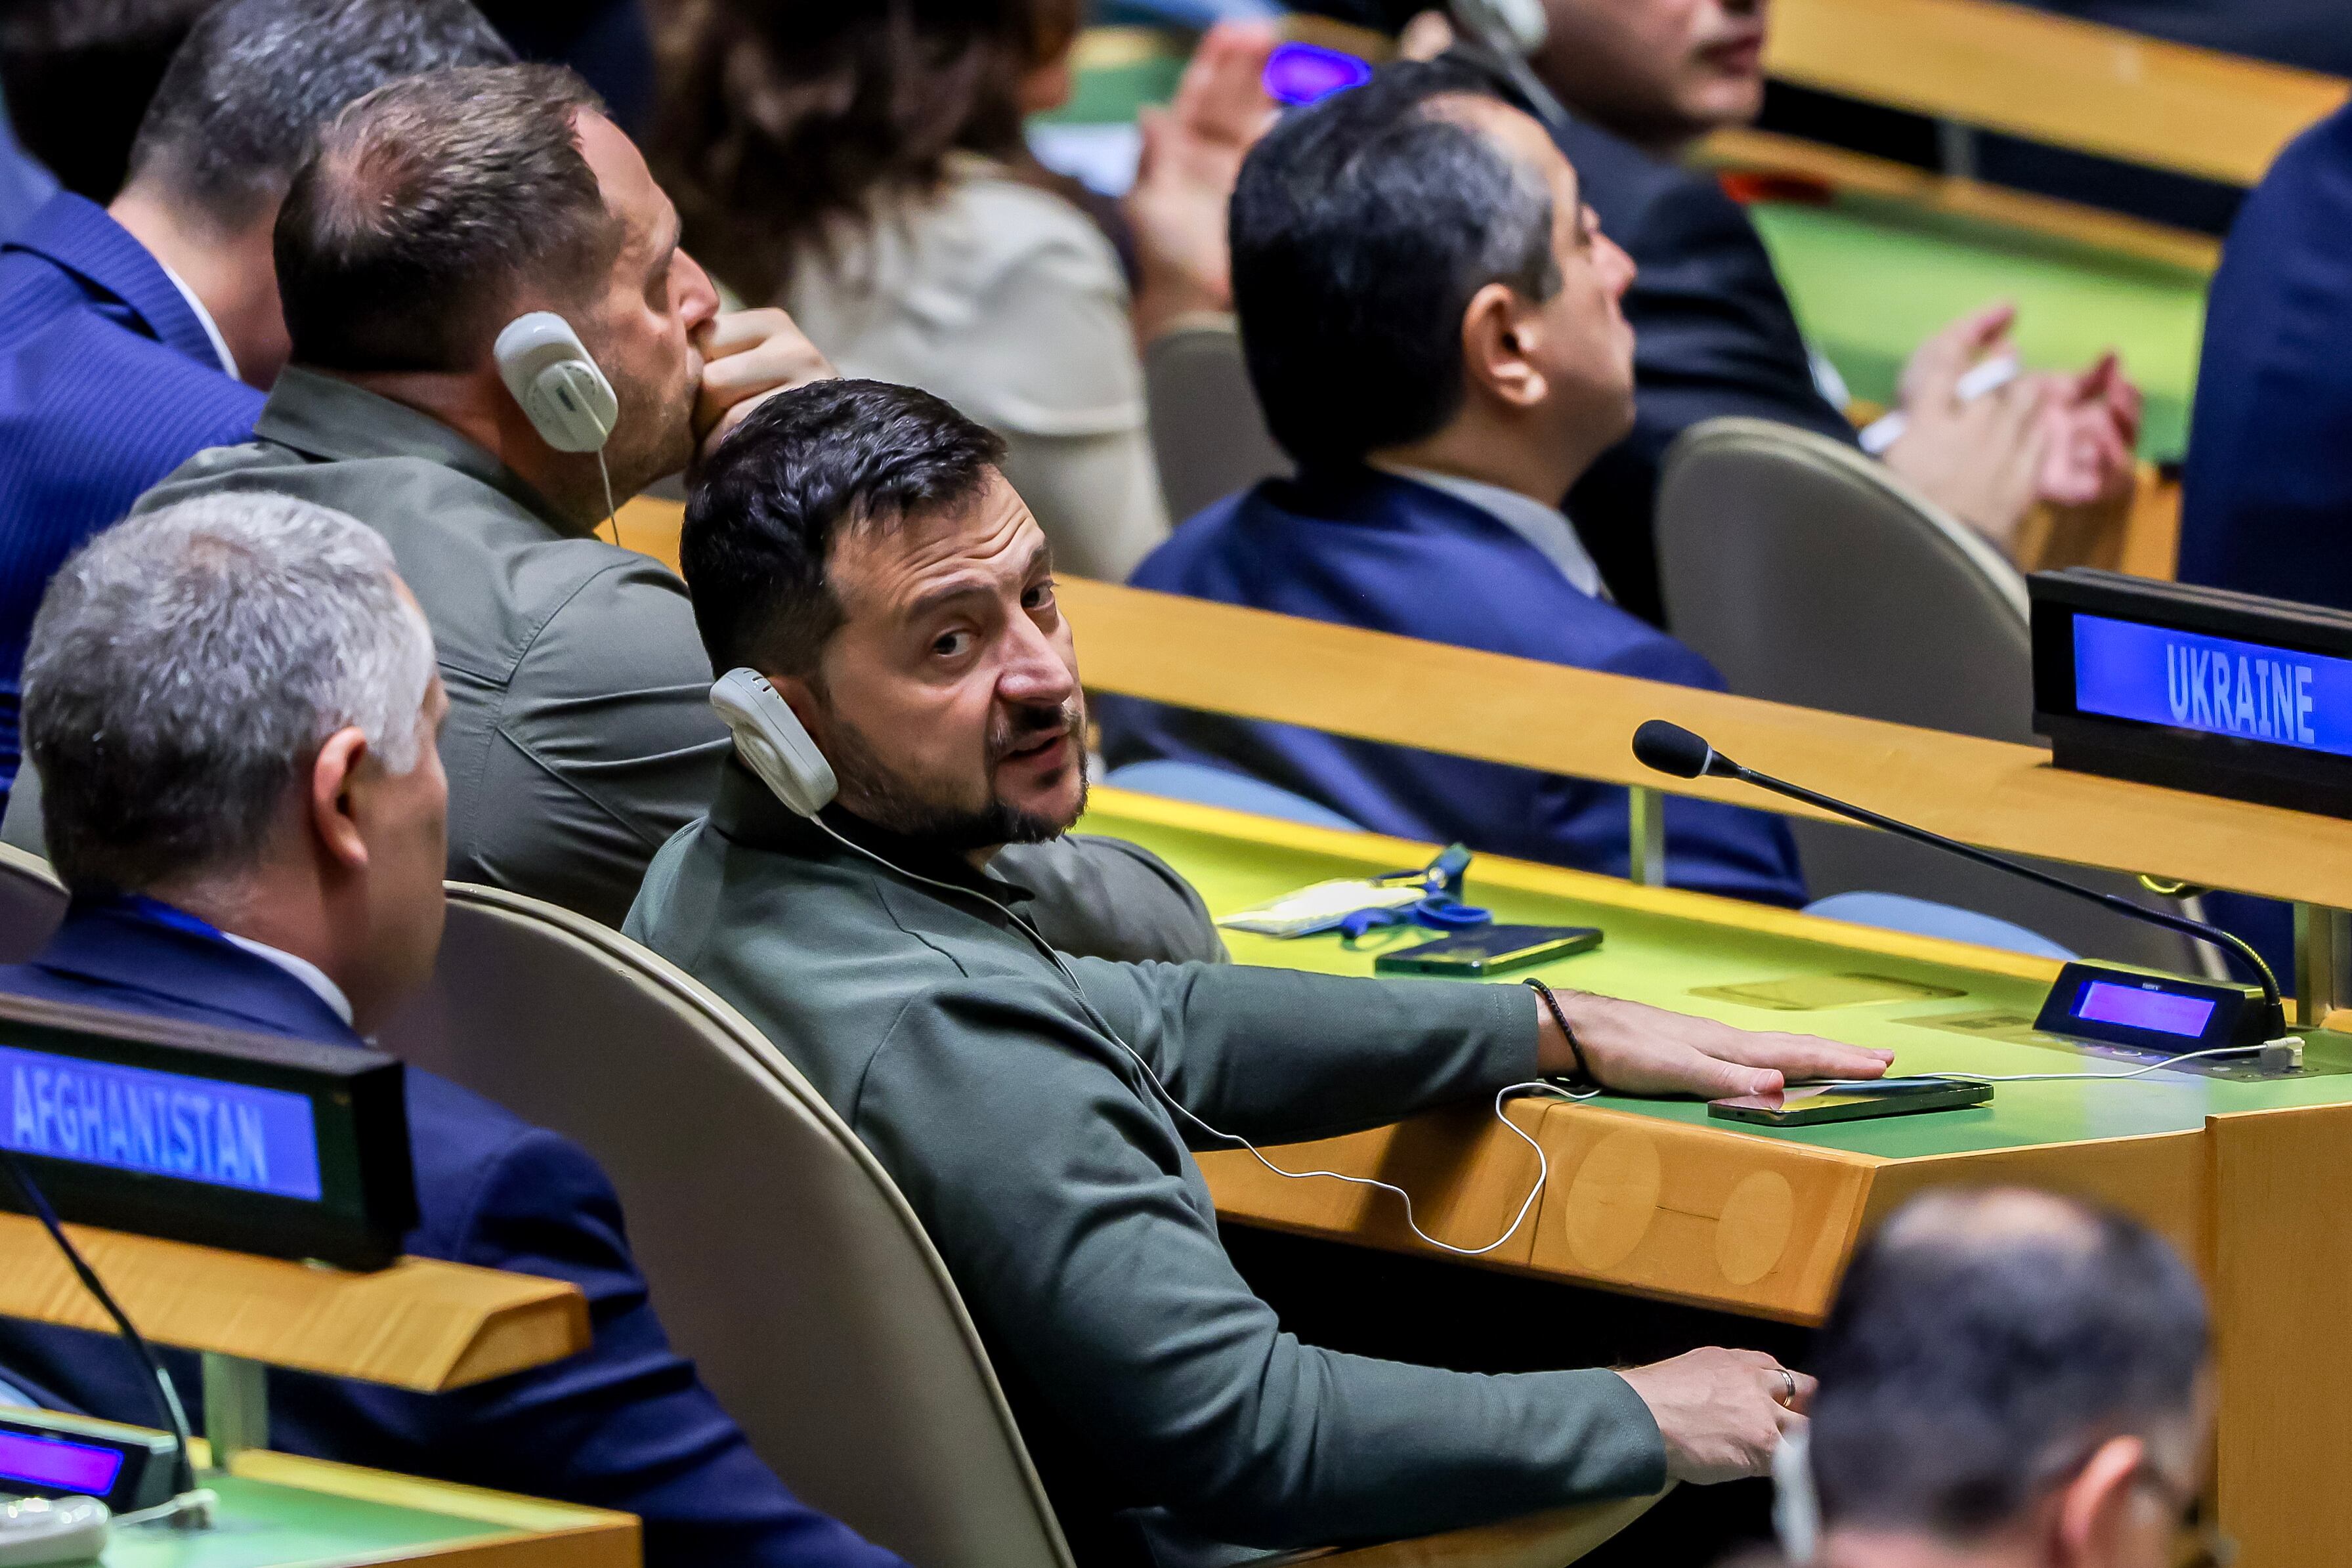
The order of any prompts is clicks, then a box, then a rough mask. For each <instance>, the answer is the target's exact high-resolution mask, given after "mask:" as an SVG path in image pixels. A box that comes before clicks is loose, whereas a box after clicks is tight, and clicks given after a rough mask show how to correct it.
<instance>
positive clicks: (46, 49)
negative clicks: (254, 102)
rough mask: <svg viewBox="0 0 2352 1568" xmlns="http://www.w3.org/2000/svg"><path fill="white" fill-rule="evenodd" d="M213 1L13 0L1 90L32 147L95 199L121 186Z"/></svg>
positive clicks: (0, 35) (1, 36) (0, 48)
mask: <svg viewBox="0 0 2352 1568" xmlns="http://www.w3.org/2000/svg"><path fill="white" fill-rule="evenodd" d="M214 4H215V0H7V3H6V4H5V5H0V89H5V92H6V94H7V99H8V115H9V118H10V120H12V121H14V123H15V125H16V139H17V141H20V142H22V143H23V144H24V147H25V151H26V152H30V153H31V154H32V155H33V156H34V157H36V158H38V159H39V160H40V161H41V162H42V163H43V164H44V165H46V166H47V169H48V171H49V172H51V173H53V174H55V175H56V176H57V177H58V183H59V184H61V185H63V186H64V187H65V188H66V189H67V190H68V191H71V192H73V193H75V194H76V195H79V196H87V197H88V198H89V199H90V200H91V201H93V202H100V203H104V202H110V201H112V200H113V199H114V194H115V193H116V192H118V191H120V190H121V188H122V178H123V172H124V171H125V170H126V169H128V168H129V167H130V164H131V142H132V141H134V140H136V139H137V137H138V135H139V122H140V120H141V117H142V116H143V115H145V114H146V112H147V105H148V103H149V101H150V100H151V99H153V98H154V96H155V84H156V83H157V82H160V81H162V80H163V70H164V68H165V67H167V66H169V65H170V64H171V62H172V56H173V52H174V51H176V50H177V49H178V48H179V47H180V44H181V41H182V40H183V39H184V38H186V37H187V36H188V29H189V28H190V27H192V26H194V25H195V21H196V18H197V17H199V16H203V15H204V14H205V11H206V10H207V9H209V8H210V7H211V6H212V5H214Z"/></svg>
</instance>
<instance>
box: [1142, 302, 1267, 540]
mask: <svg viewBox="0 0 2352 1568" xmlns="http://www.w3.org/2000/svg"><path fill="white" fill-rule="evenodd" d="M1143 390H1144V395H1145V399H1146V401H1147V402H1149V404H1150V410H1151V448H1152V453H1153V455H1154V456H1156V457H1157V458H1158V459H1159V463H1160V494H1161V495H1162V496H1163V497H1166V499H1167V502H1168V517H1169V520H1170V521H1171V522H1178V523H1181V522H1182V521H1183V520H1184V519H1185V518H1187V517H1191V516H1192V514H1193V513H1195V512H1197V511H1199V510H1200V509H1201V508H1202V507H1205V506H1207V505H1208V504H1209V503H1210V502H1212V501H1216V500H1221V499H1223V497H1227V496H1230V495H1232V494H1233V493H1234V491H1236V490H1242V489H1246V488H1248V487H1249V486H1252V485H1255V484H1256V483H1257V482H1258V481H1259V480H1261V479H1266V478H1272V477H1274V476H1278V475H1286V474H1288V473H1289V472H1290V471H1291V465H1290V459H1289V458H1287V457H1286V456H1284V455H1283V452H1282V448H1280V447H1279V446H1276V444H1274V437H1273V436H1272V435H1270V434H1267V433H1266V428H1265V415H1264V414H1263V413H1259V412H1258V406H1257V393H1256V392H1255V391H1253V390H1252V388H1251V386H1250V379H1249V367H1248V366H1247V365H1245V364H1244V362H1243V361H1242V340H1241V334H1240V333H1239V332H1238V331H1236V330H1235V329H1234V319H1233V318H1232V317H1230V316H1196V317H1192V318H1190V319H1185V320H1182V321H1179V322H1178V323H1176V324H1175V325H1174V326H1172V327H1171V328H1170V329H1168V330H1167V331H1165V332H1162V333H1161V334H1160V336H1159V337H1157V338H1155V339H1153V340H1151V342H1150V345H1149V346H1147V347H1146V348H1145V349H1144V350H1143Z"/></svg>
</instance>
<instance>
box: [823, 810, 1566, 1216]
mask: <svg viewBox="0 0 2352 1568" xmlns="http://www.w3.org/2000/svg"><path fill="white" fill-rule="evenodd" d="M808 820H809V821H812V822H814V823H815V824H816V825H817V826H818V827H820V828H823V829H824V831H826V832H827V833H829V834H831V835H832V836H833V839H834V841H835V842H836V843H839V844H841V845H842V846H843V847H844V848H846V849H850V850H854V851H856V852H857V853H859V854H861V855H864V856H865V857H866V859H867V860H870V861H872V862H874V863H875V864H876V865H878V866H880V867H881V868H882V869H883V870H885V871H889V872H895V873H898V875H900V876H903V877H905V878H907V879H908V881H910V882H919V883H922V884H923V885H924V886H926V887H936V888H939V889H940V890H941V891H943V892H947V893H952V894H960V895H961V896H963V897H965V898H975V899H981V900H983V901H985V902H986V903H987V904H988V905H989V907H990V908H992V909H995V910H999V911H1001V912H1002V913H1003V915H1005V916H1006V917H1007V918H1008V919H1010V920H1011V921H1012V922H1013V925H1017V926H1019V927H1020V928H1021V932H1022V934H1023V935H1024V936H1027V937H1028V938H1029V940H1030V941H1031V942H1032V943H1034V944H1035V946H1036V948H1037V950H1038V951H1039V952H1040V953H1043V954H1044V955H1045V958H1046V961H1047V962H1048V963H1050V964H1052V965H1053V966H1054V967H1055V969H1057V970H1059V971H1060V972H1061V976H1062V978H1064V979H1065V980H1067V981H1068V982H1069V983H1070V989H1071V991H1072V993H1073V994H1075V995H1076V998H1077V999H1078V1006H1080V1007H1081V1008H1084V1009H1086V1013H1087V1018H1089V1019H1092V1020H1093V1021H1094V1025H1095V1027H1096V1028H1097V1029H1098V1030H1102V1031H1103V1033H1104V1034H1106V1035H1108V1036H1109V1037H1110V1042H1111V1043H1112V1044H1113V1045H1116V1046H1118V1048H1119V1050H1121V1051H1125V1052H1127V1054H1128V1056H1129V1059H1130V1060H1132V1061H1134V1063H1135V1065H1136V1066H1137V1067H1138V1068H1139V1069H1141V1070H1142V1072H1143V1076H1144V1077H1145V1078H1146V1079H1148V1080H1150V1083H1151V1087H1152V1088H1153V1089H1154V1090H1156V1091H1158V1092H1159V1094H1160V1099H1161V1101H1163V1102H1164V1103H1166V1104H1167V1106H1168V1108H1169V1109H1170V1110H1171V1111H1173V1112H1175V1113H1177V1114H1178V1115H1179V1116H1181V1117H1183V1118H1184V1120H1186V1121H1187V1122H1190V1123H1192V1125H1194V1126H1195V1127H1198V1128H1200V1129H1201V1131H1202V1132H1204V1133H1206V1134H1209V1136H1211V1137H1213V1138H1215V1139H1217V1140H1218V1141H1219V1142H1221V1143H1227V1144H1236V1145H1240V1146H1241V1147H1243V1148H1244V1149H1247V1150H1248V1151H1249V1152H1250V1155H1251V1157H1252V1158H1254V1159H1255V1160H1256V1161H1257V1163H1258V1164H1260V1165H1262V1166H1265V1168H1266V1169H1267V1170H1270V1171H1272V1172H1273V1173H1274V1174H1275V1175H1276V1176H1281V1177H1284V1178H1285V1179H1286V1180H1289V1181H1311V1180H1314V1179H1316V1178H1317V1177H1324V1178H1328V1179H1329V1180H1331V1181H1343V1182H1346V1183H1348V1184H1349V1186H1368V1187H1372V1188H1375V1189H1376V1190H1378V1191H1381V1192H1387V1193H1394V1194H1395V1195H1396V1196H1397V1197H1399V1198H1401V1199H1402V1200H1403V1203H1404V1222H1405V1225H1406V1226H1407V1228H1410V1229H1411V1230H1412V1233H1413V1234H1414V1235H1415V1236H1418V1237H1420V1238H1421V1239H1423V1241H1426V1242H1428V1243H1429V1244H1430V1245H1431V1246H1432V1247H1434V1248H1437V1249H1439V1250H1441V1251H1445V1252H1451V1253H1453V1254H1454V1255H1455V1256H1456V1257H1460V1258H1480V1257H1484V1256H1485V1255H1486V1254H1487V1253H1489V1252H1492V1251H1494V1250H1495V1249H1496V1248H1498V1247H1500V1246H1502V1245H1503V1243H1504V1242H1506V1241H1508V1240H1509V1239H1511V1238H1512V1237H1514V1236H1516V1235H1517V1234H1518V1230H1519V1227H1520V1226H1521V1225H1523V1224H1525V1223H1526V1222H1527V1218H1528V1212H1529V1211H1530V1210H1532V1209H1533V1208H1534V1207H1535V1206H1536V1199H1538V1197H1542V1196H1543V1190H1544V1184H1545V1183H1546V1182H1548V1181H1549V1180H1550V1179H1551V1161H1550V1160H1549V1158H1548V1157H1547V1156H1546V1155H1545V1154H1544V1148H1543V1145H1541V1144H1539V1143H1538V1142H1537V1141H1536V1140H1535V1139H1533V1138H1531V1137H1529V1136H1528V1134H1526V1133H1525V1132H1524V1131H1522V1130H1521V1129H1520V1128H1519V1126H1518V1125H1517V1124H1516V1123H1514V1122H1513V1121H1512V1120H1511V1119H1510V1118H1509V1117H1507V1116H1506V1115H1504V1114H1503V1102H1504V1101H1505V1100H1507V1098H1509V1097H1510V1096H1511V1095H1513V1094H1520V1093H1532V1094H1549V1095H1552V1096H1554V1097H1555V1098H1558V1099H1561V1100H1590V1099H1591V1098H1592V1097H1593V1096H1594V1095H1596V1094H1598V1093H1600V1092H1601V1091H1600V1090H1598V1089H1591V1090H1586V1091H1584V1092H1574V1091H1571V1090H1567V1089H1562V1088H1560V1087H1559V1085H1558V1084H1555V1083H1544V1082H1529V1083H1511V1084H1506V1085H1505V1086H1504V1087H1502V1088H1501V1089H1498V1090H1496V1092H1495V1120H1496V1121H1497V1122H1500V1123H1501V1124H1503V1125H1504V1126H1505V1127H1507V1128H1508V1129H1510V1133H1511V1135H1512V1136H1513V1137H1515V1138H1517V1139H1518V1140H1519V1141H1520V1142H1521V1143H1523V1144H1525V1145H1527V1146H1528V1147H1529V1148H1531V1149H1533V1150H1534V1151H1535V1152H1536V1180H1535V1185H1534V1186H1531V1187H1529V1188H1528V1196H1527V1197H1526V1198H1525V1199H1524V1200H1523V1201H1522V1202H1521V1203H1520V1204H1519V1208H1518V1212H1517V1214H1514V1215H1513V1216H1512V1217H1511V1223H1510V1225H1509V1226H1508V1227H1507V1228H1506V1229H1505V1230H1504V1231H1503V1233H1502V1234H1501V1235H1500V1236H1497V1237H1496V1238H1495V1239H1493V1240H1492V1241H1489V1242H1487V1243H1486V1245H1485V1246H1484V1247H1456V1246H1454V1244H1453V1243H1452V1242H1450V1241H1440V1240H1439V1239H1437V1238H1436V1237H1434V1236H1432V1235H1431V1234H1430V1233H1429V1232H1427V1231H1426V1230H1423V1228H1421V1226H1420V1224H1419V1223H1418V1222H1417V1221H1416V1220H1415V1219H1414V1218H1413V1213H1412V1194H1411V1193H1409V1192H1407V1191H1405V1189H1404V1188H1402V1187H1401V1186H1396V1185H1395V1184H1393V1183H1391V1182H1384V1181H1381V1180H1378V1179H1376V1178H1374V1177H1372V1176H1348V1175H1346V1174H1344V1173H1342V1172H1339V1171H1289V1170H1285V1169H1283V1168H1282V1167H1281V1166H1278V1165H1276V1164H1275V1163H1274V1162H1273V1161H1272V1160H1270V1159H1267V1158H1266V1157H1265V1154H1264V1153H1263V1152H1261V1151H1260V1150H1259V1148H1258V1146H1257V1145H1255V1144H1253V1143H1251V1142H1250V1141H1249V1140H1248V1139H1247V1138H1244V1137H1243V1136H1242V1135H1241V1134H1239V1133H1228V1132H1226V1131H1224V1130H1223V1128H1220V1127H1213V1126H1211V1125H1210V1124H1208V1123H1206V1122H1204V1121H1202V1119H1201V1118H1200V1117H1199V1116H1198V1115H1196V1114H1194V1113H1193V1111H1192V1107H1191V1106H1189V1105H1186V1104H1185V1103H1183V1102H1182V1101H1181V1100H1179V1099H1177V1098H1176V1096H1175V1094H1174V1093H1172V1092H1171V1091H1170V1090H1169V1087H1168V1085H1166V1084H1165V1083H1162V1082H1160V1075H1159V1074H1158V1073H1156V1072H1154V1071H1151V1064H1150V1062H1148V1061H1144V1060H1143V1055H1142V1053H1141V1052H1140V1051H1137V1050H1136V1049H1135V1047H1133V1046H1131V1045H1129V1044H1128V1043H1127V1041H1126V1040H1123V1039H1122V1038H1120V1036H1119V1032H1118V1030H1115V1029H1113V1028H1111V1026H1110V1020H1109V1019H1107V1018H1105V1017H1103V1016H1102V1014H1101V1013H1100V1012H1099V1011H1098V1010H1097V1009H1096V1007H1095V1004H1094V1000H1093V998H1090V997H1088V996H1087V990H1086V988H1085V987H1084V986H1082V985H1080V984H1079V983H1078V977H1077V975H1076V973H1075V972H1074V971H1073V970H1072V969H1071V968H1070V966H1069V965H1068V964H1067V963H1066V962H1065V961H1064V960H1063V957H1062V955H1061V954H1060V952H1058V951H1057V950H1056V949H1055V946H1054V945H1053V944H1052V943H1051V942H1048V941H1046V940H1045V935H1044V934H1043V933H1042V932H1040V931H1039V930H1038V929H1037V928H1036V927H1035V926H1034V925H1030V924H1029V922H1027V921H1026V920H1024V919H1023V918H1021V916H1020V915H1019V914H1018V913H1017V912H1015V911H1013V910H1011V909H1006V908H1005V907H1004V906H1003V904H998V903H997V902H996V901H995V900H994V899H992V898H990V897H989V896H988V895H987V894H984V893H982V892H981V891H980V890H979V889H978V888H971V887H959V886H957V885H956V884H955V883H951V882H941V881H940V879H939V878H937V877H929V876H925V875H924V874H923V873H920V872H913V871H908V869H907V868H906V867H904V866H902V865H897V864H894V863H892V862H890V861H888V860H886V859H884V858H883V857H882V856H880V855H878V854H877V853H875V852H873V851H872V850H869V849H867V848H866V846H865V845H864V844H861V843H856V842H854V841H851V840H850V839H848V838H847V837H845V836H844V835H843V834H842V833H841V831H839V830H838V829H836V828H835V827H834V825H833V824H832V823H831V822H828V821H825V820H824V818H823V817H814V816H813V817H811V818H809V819H808Z"/></svg>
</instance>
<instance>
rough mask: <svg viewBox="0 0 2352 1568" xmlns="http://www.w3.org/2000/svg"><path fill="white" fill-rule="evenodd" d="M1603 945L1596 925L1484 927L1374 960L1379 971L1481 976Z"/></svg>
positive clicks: (1405, 948) (1440, 938) (1399, 973)
mask: <svg viewBox="0 0 2352 1568" xmlns="http://www.w3.org/2000/svg"><path fill="white" fill-rule="evenodd" d="M1598 946H1601V928H1600V927H1599V926H1597V925H1481V926H1479V927H1478V928H1477V929H1476V930H1475V931H1464V932H1460V933H1458V934H1456V935H1454V936H1441V937H1439V938H1438V939H1437V940H1436V941H1434V942H1423V944H1422V945H1421V946H1418V947H1402V948H1399V949H1398V950H1397V951H1395V952H1393V953H1383V954H1381V956H1379V957H1377V958H1375V959H1373V960H1372V973H1374V974H1376V975H1441V976H1452V977H1456V978H1461V979H1483V978H1485V977H1486V976H1488V975H1499V974H1502V973H1504V972H1505V971H1507V970H1510V969H1524V968H1527V967H1529V966H1531V965H1535V964H1549V963H1550V962H1551V961H1552V960H1553V959H1554V958H1565V957H1567V956H1569V955H1570V954H1572V953H1590V952H1591V951H1592V949H1593V948H1595V947H1598Z"/></svg>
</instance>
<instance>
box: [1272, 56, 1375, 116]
mask: <svg viewBox="0 0 2352 1568" xmlns="http://www.w3.org/2000/svg"><path fill="white" fill-rule="evenodd" d="M1371 79H1372V68H1371V67H1370V66H1368V65H1366V64H1365V63H1364V62H1363V61H1361V60H1360V59H1358V58H1357V57H1355V56H1353V55H1343V54H1341V53H1340V52H1339V50H1337V49H1325V48H1318V47H1316V46H1315V45H1313V44H1283V45H1279V46H1277V47H1276V49H1275V51H1274V55H1273V57H1272V58H1270V59H1268V60H1267V61H1266V62H1265V90H1266V92H1267V94H1268V95H1269V96H1271V97H1272V98H1273V99H1274V100H1275V101H1276V102H1277V103H1288V104H1302V103H1313V102H1314V101H1315V100H1316V99H1323V98H1328V97H1330V96H1331V95H1332V94H1333V93H1335V92H1345V91H1347V90H1348V89H1349V88H1351V87H1361V86H1363V85H1364V84H1365V83H1366V82H1368V81H1370V80H1371Z"/></svg>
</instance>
